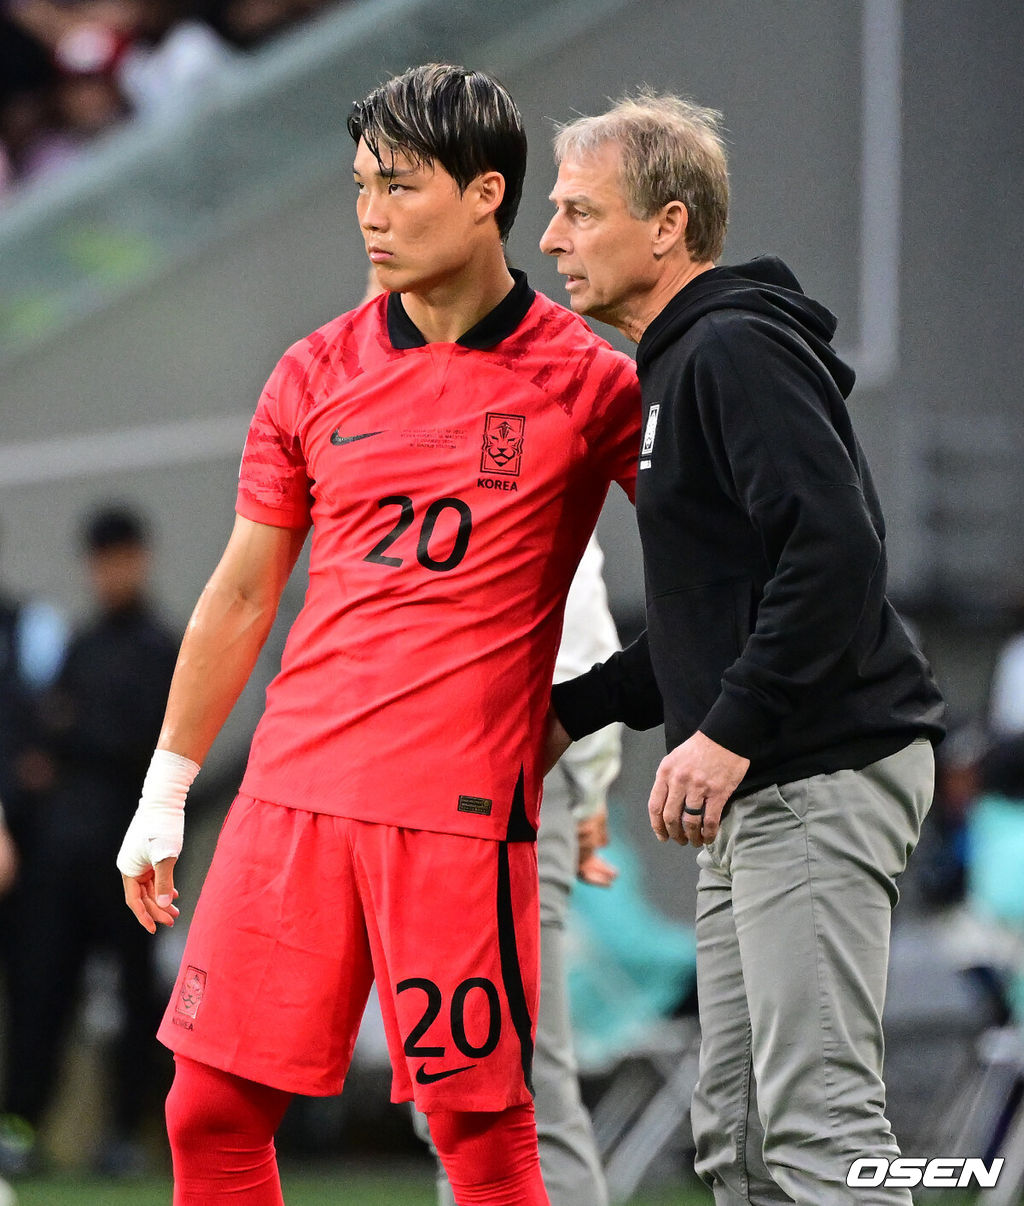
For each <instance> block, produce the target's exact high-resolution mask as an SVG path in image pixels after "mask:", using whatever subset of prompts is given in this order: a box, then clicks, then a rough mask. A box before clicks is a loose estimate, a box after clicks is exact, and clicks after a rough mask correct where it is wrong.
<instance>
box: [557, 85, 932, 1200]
mask: <svg viewBox="0 0 1024 1206" xmlns="http://www.w3.org/2000/svg"><path fill="white" fill-rule="evenodd" d="M555 147H556V158H557V159H558V162H559V170H558V180H557V182H556V184H555V188H554V191H553V193H552V200H553V201H554V203H555V211H556V212H555V215H554V217H553V218H552V220H551V223H550V225H549V226H548V229H547V231H546V232H545V234H544V237H543V239H542V242H541V247H542V249H543V250H544V251H546V252H548V253H549V254H550V255H553V256H556V257H557V259H558V269H559V272H561V273H562V274H563V275H564V276H565V277H566V288H567V290H568V292H569V298H570V302H571V305H572V308H573V309H574V310H575V311H576V312H577V313H582V314H591V315H594V316H595V317H599V318H601V319H602V321H604V322H607V323H610V324H612V325H613V326H615V327H617V328H618V329H619V330H620V331H622V332H623V333H624V334H626V335H627V336H628V337H629V338H631V339H633V340H634V341H635V342H637V344H638V348H637V367H638V372H639V376H640V383H641V388H642V391H643V397H644V409H645V424H644V438H643V443H642V445H641V450H640V459H639V473H638V485H637V519H638V522H639V527H640V535H641V540H642V543H643V549H644V576H645V582H646V586H647V619H648V632H647V634H645V636H644V637H643V638H642V639H641V640H640V641H638V642H637V643H636V645H634V646H633V647H632V648H631V650H629V651H627V652H626V653H624V654H621V655H615V656H614V657H612V658H611V659H610V660H609V661H607V662H605V663H603V664H602V665H601V666H598V667H595V668H594V669H593V670H592V671H590V672H588V673H587V674H586V675H583V676H582V677H580V678H578V679H576V680H575V681H573V682H571V683H564V684H560V685H559V686H558V687H556V688H555V690H554V693H553V696H552V702H553V705H554V709H555V712H556V713H557V721H556V722H555V723H553V725H552V742H551V753H552V754H553V753H554V752H555V751H556V750H557V748H559V747H564V746H565V745H566V744H567V742H568V740H569V736H570V735H571V736H573V737H579V736H581V735H583V734H585V733H587V732H589V731H591V730H593V729H596V728H598V727H600V726H601V725H603V724H607V723H608V721H610V720H626V721H627V722H631V723H633V724H634V725H635V726H636V727H641V728H643V727H650V726H651V725H653V724H654V723H656V722H657V721H658V720H659V719H661V716H662V714H663V716H664V721H665V731H666V738H667V742H668V746H669V753H668V754H667V756H666V757H665V758H664V759H663V761H662V762H661V765H660V767H659V769H658V774H657V778H656V780H655V783H654V789H653V791H652V793H651V798H650V803H649V812H650V818H651V824H652V827H653V829H654V832H655V834H656V835H657V836H658V837H659V838H661V839H662V840H663V841H668V840H669V839H670V838H671V839H673V840H675V841H676V842H679V843H681V844H682V845H684V846H685V845H687V844H692V845H694V846H695V847H698V848H699V850H700V853H699V855H698V857H697V865H698V867H699V868H700V876H699V880H698V886H697V988H698V998H699V1010H700V1021H701V1057H700V1081H699V1084H698V1086H697V1089H696V1091H695V1094H694V1101H693V1109H692V1120H693V1131H694V1138H695V1140H696V1143H697V1169H698V1171H699V1172H700V1174H701V1175H702V1176H703V1177H704V1179H705V1180H706V1181H707V1182H708V1184H709V1185H710V1186H711V1187H712V1188H713V1191H714V1195H715V1201H716V1202H717V1203H718V1204H719V1206H737V1204H738V1203H751V1202H758V1203H762V1202H763V1203H768V1202H772V1203H774V1202H795V1203H799V1204H800V1206H840V1204H843V1206H845V1204H846V1203H849V1202H850V1201H851V1200H852V1198H851V1193H850V1190H849V1189H848V1188H847V1185H846V1176H847V1173H848V1171H849V1169H850V1166H851V1164H852V1162H853V1161H854V1160H855V1159H857V1158H858V1157H861V1156H875V1157H879V1158H890V1159H891V1158H893V1157H895V1156H898V1155H899V1149H898V1148H897V1146H896V1141H895V1138H894V1137H893V1134H892V1131H891V1129H890V1127H889V1123H888V1121H887V1119H886V1118H885V1115H884V1113H883V1110H884V1105H885V1086H884V1084H883V1081H882V1048H883V1042H882V1006H883V1002H884V999H885V984H886V972H887V967H888V955H889V927H890V914H891V909H892V906H893V904H895V902H896V899H897V897H898V891H897V887H896V879H897V877H898V876H899V874H900V873H901V872H902V871H903V869H904V866H905V865H906V860H907V857H908V855H909V854H910V852H911V850H912V849H913V848H914V845H915V844H916V842H917V838H918V834H919V831H920V825H921V821H922V819H923V817H924V815H925V813H926V812H927V810H928V807H929V805H930V803H931V796H932V781H933V773H934V757H933V753H932V742H933V741H935V740H937V739H939V738H940V737H941V735H942V732H943V728H942V722H941V716H942V699H941V696H940V694H939V691H938V689H937V688H936V686H935V683H934V682H933V680H932V676H931V672H930V670H929V668H928V666H927V664H926V662H925V660H924V658H923V657H922V656H921V654H920V652H919V651H918V649H917V648H916V647H915V645H914V643H913V641H912V640H911V638H910V636H909V635H908V633H907V631H906V629H905V628H904V626H903V625H902V624H901V623H900V620H899V618H898V617H897V615H896V613H895V611H894V610H893V608H892V606H891V605H890V603H889V601H888V599H887V598H886V554H885V527H884V523H883V519H882V514H881V509H880V507H879V503H878V498H877V495H876V493H875V490H874V487H873V485H872V481H871V474H870V471H869V469H868V466H867V463H866V461H865V458H864V454H863V452H862V450H861V448H860V445H859V444H858V442H857V438H856V436H855V434H854V431H853V428H852V425H851V421H850V416H849V413H848V411H847V409H846V398H847V396H848V395H849V393H850V391H851V389H852V387H853V380H854V377H853V372H852V371H851V370H850V368H849V367H848V366H847V365H845V364H844V363H843V362H842V361H841V360H840V359H839V357H838V356H837V355H836V354H835V352H834V350H833V348H832V346H831V342H830V341H831V338H832V335H833V333H834V331H835V327H836V320H835V318H834V317H833V316H832V315H831V314H830V313H829V312H828V310H826V309H825V307H824V306H822V305H821V304H820V303H818V302H816V301H813V300H811V299H810V298H808V297H807V296H805V294H804V293H803V291H802V290H801V288H800V286H799V284H798V283H797V280H796V278H795V277H794V276H793V274H792V273H791V272H790V270H789V269H788V268H787V267H786V265H785V264H783V263H782V262H781V261H780V260H777V259H774V258H770V257H765V258H762V259H759V260H755V261H753V262H752V263H749V264H741V265H737V266H732V267H725V266H718V265H717V260H718V258H719V256H720V254H721V251H722V245H723V242H724V238H725V230H726V222H727V217H728V196H729V194H728V173H727V168H726V156H725V149H724V145H723V142H722V139H721V137H720V135H719V134H718V130H717V114H715V113H713V112H712V111H710V110H706V109H701V108H699V107H698V106H696V105H692V104H689V103H688V102H685V101H682V100H680V99H679V98H677V97H670V96H667V97H656V96H650V95H641V96H640V97H637V98H627V99H626V100H624V101H623V102H621V103H620V104H618V105H616V106H615V107H614V108H613V109H611V110H610V111H609V112H608V113H605V114H603V115H601V116H598V117H592V118H581V119H580V120H578V121H575V122H573V123H571V124H570V125H569V126H567V127H566V128H565V129H564V130H562V131H561V132H560V134H559V136H558V138H557V140H556V144H555ZM857 1201H858V1202H863V1203H864V1204H865V1206H867V1204H868V1203H869V1202H870V1203H871V1204H872V1206H881V1204H882V1203H886V1204H890V1203H891V1204H895V1203H906V1206H909V1203H910V1194H909V1193H908V1192H907V1191H906V1190H900V1189H878V1190H875V1191H871V1190H868V1191H865V1193H864V1194H863V1195H862V1194H861V1193H860V1192H859V1191H858V1194H857Z"/></svg>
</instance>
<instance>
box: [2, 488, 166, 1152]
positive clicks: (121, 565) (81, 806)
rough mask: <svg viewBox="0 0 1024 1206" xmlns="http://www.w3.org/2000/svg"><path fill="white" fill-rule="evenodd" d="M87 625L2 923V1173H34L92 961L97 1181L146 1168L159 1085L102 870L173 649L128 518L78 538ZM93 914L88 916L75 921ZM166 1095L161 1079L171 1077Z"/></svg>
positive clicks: (139, 945) (149, 956)
mask: <svg viewBox="0 0 1024 1206" xmlns="http://www.w3.org/2000/svg"><path fill="white" fill-rule="evenodd" d="M81 551H82V556H83V559H84V565H85V569H86V572H87V575H88V580H89V586H90V591H91V595H92V605H93V614H92V616H91V618H90V619H89V620H88V621H87V622H86V623H85V625H84V626H83V627H82V628H81V629H80V630H79V631H78V632H77V633H76V634H75V636H74V637H73V639H72V641H71V643H70V646H69V648H68V651H67V656H66V658H65V660H64V664H63V666H62V668H61V671H60V674H59V676H58V678H57V681H56V683H55V685H54V687H53V689H52V691H51V692H50V693H49V696H48V698H47V699H46V701H45V705H44V708H43V716H42V726H43V730H44V741H45V748H46V751H47V755H48V759H49V767H50V773H51V775H52V781H53V782H52V789H51V791H50V793H49V795H48V798H47V800H46V805H45V807H44V808H41V809H39V810H38V813H37V815H36V816H35V817H33V822H32V841H31V844H30V845H29V846H28V847H26V851H25V857H24V859H23V860H22V864H21V868H20V885H19V891H18V893H17V895H16V902H15V903H16V907H15V908H14V909H13V910H12V916H11V918H10V923H11V924H10V938H11V943H10V952H9V957H8V963H9V973H10V974H9V997H10V1016H9V1019H8V1027H7V1035H6V1040H7V1043H6V1047H7V1050H6V1059H5V1072H6V1084H5V1086H4V1097H3V1111H4V1115H5V1116H4V1118H3V1120H2V1122H0V1160H2V1161H3V1167H4V1170H5V1171H8V1172H11V1173H25V1172H29V1171H31V1170H32V1169H33V1168H34V1167H35V1166H36V1165H37V1164H38V1150H37V1145H36V1137H37V1135H38V1131H39V1128H40V1125H41V1124H42V1123H43V1121H44V1118H45V1114H46V1111H47V1108H48V1107H49V1106H50V1104H51V1102H52V1100H53V1097H54V1093H55V1089H56V1086H57V1081H58V1078H59V1075H60V1072H61V1068H62V1061H63V1058H64V1055H65V1052H66V1048H67V1040H68V1036H69V1031H70V1027H71V1024H72V1022H73V1020H74V1016H75V1012H76V1009H77V1006H78V1004H79V1002H80V999H81V996H82V985H83V973H84V971H85V967H86V962H87V960H88V959H89V957H90V956H91V955H94V954H100V953H102V954H104V955H106V956H107V958H108V960H109V966H110V968H111V974H112V975H113V977H114V978H115V979H116V984H115V985H112V986H111V987H112V995H114V996H115V997H116V1000H117V1001H118V1003H119V1009H120V1016H119V1017H118V1018H116V1019H112V1023H111V1024H112V1026H113V1029H114V1031H115V1034H114V1043H113V1051H112V1053H111V1056H110V1059H109V1061H107V1066H108V1068H109V1075H110V1085H109V1093H108V1100H109V1104H110V1113H111V1117H110V1118H109V1120H107V1122H106V1131H105V1134H104V1139H103V1142H102V1146H101V1148H100V1150H99V1151H98V1152H97V1153H96V1163H97V1167H98V1168H99V1169H100V1170H101V1171H103V1172H106V1173H109V1174H113V1175H118V1174H130V1173H135V1172H138V1171H140V1170H141V1168H142V1167H143V1164H144V1158H143V1149H142V1146H141V1144H140V1137H141V1136H140V1131H141V1128H142V1126H143V1124H144V1122H145V1120H146V1118H147V1107H148V1106H150V1104H153V1105H154V1108H155V1102H151V1095H152V1094H153V1091H154V1089H153V1086H154V1082H156V1083H157V1085H158V1087H159V1084H160V1083H162V1080H161V1077H160V1074H159V1072H160V1070H159V1068H157V1067H156V1061H157V1060H159V1059H160V1058H161V1057H162V1053H160V1052H159V1049H158V1048H157V1046H156V1044H155V1043H154V1042H153V1032H154V1030H155V1029H156V1025H157V1022H158V1021H159V1017H160V1012H161V1005H162V1000H161V998H162V994H161V993H159V992H158V991H157V984H156V979H157V975H156V970H155V966H154V947H153V944H152V942H151V941H149V939H148V936H147V935H146V933H145V932H144V931H142V930H141V929H140V928H139V926H138V925H136V924H135V922H134V919H133V918H132V917H131V915H130V914H127V913H126V910H125V908H124V901H123V894H122V891H121V886H120V883H119V882H118V880H117V877H116V876H111V875H110V874H109V863H110V860H111V857H112V856H113V854H114V853H115V852H116V850H117V847H118V844H119V842H120V838H121V834H122V832H123V830H124V828H125V826H126V825H127V823H128V820H129V819H130V818H131V815H132V813H133V812H134V810H135V804H136V801H137V795H138V785H139V783H140V782H141V780H142V777H143V775H144V773H145V768H146V764H147V761H148V759H149V752H150V750H151V748H152V746H153V744H154V743H155V741H156V738H157V734H158V732H159V729H160V720H161V716H162V712H163V700H164V699H165V697H166V694H167V690H168V687H169V685H170V681H171V674H172V672H173V669H174V661H175V657H176V653H177V643H178V638H177V635H176V634H175V633H174V632H173V631H172V630H171V629H170V628H169V627H168V626H167V625H166V623H165V622H164V621H163V620H162V619H161V618H160V617H159V616H158V615H157V613H156V612H155V610H154V609H153V607H152V605H151V604H150V602H149V599H148V593H147V592H148V581H149V572H150V538H149V532H148V529H147V526H146V524H145V522H144V520H143V519H142V517H141V516H140V515H139V514H138V512H136V511H135V510H133V509H131V508H128V507H121V506H117V507H106V508H104V509H102V510H99V511H97V512H96V513H95V514H93V515H92V516H90V517H89V519H88V520H87V522H86V523H85V525H84V527H83V529H82V535H81ZM84 900H88V901H89V902H90V903H89V906H88V908H85V907H75V905H76V902H81V901H84ZM166 1063H167V1068H166V1072H167V1075H166V1077H164V1078H163V1080H166V1081H167V1082H168V1083H169V1079H170V1067H169V1061H166Z"/></svg>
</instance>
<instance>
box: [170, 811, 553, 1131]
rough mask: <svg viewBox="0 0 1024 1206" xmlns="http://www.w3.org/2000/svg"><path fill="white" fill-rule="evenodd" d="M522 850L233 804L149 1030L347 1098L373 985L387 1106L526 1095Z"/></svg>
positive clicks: (490, 1104)
mask: <svg viewBox="0 0 1024 1206" xmlns="http://www.w3.org/2000/svg"><path fill="white" fill-rule="evenodd" d="M537 891H538V890H537V854H536V846H535V845H534V844H533V843H532V842H495V841H490V840H487V839H484V838H474V837H461V836H455V835H451V834H443V833H430V832H428V831H425V830H417V829H401V828H398V827H397V826H392V825H376V824H372V823H369V822H366V821H354V820H349V819H348V818H345V817H335V816H328V815H325V814H322V813H315V812H306V811H304V810H302V809H294V808H284V807H282V806H280V805H277V804H269V803H266V802H264V801H262V800H254V799H252V798H251V797H249V796H239V797H238V798H237V799H236V800H235V803H234V804H233V806H232V808H231V811H230V813H229V814H228V818H227V820H226V822H225V824H224V829H223V831H222V832H221V835H220V839H219V841H218V843H217V850H216V852H215V854H214V857H213V863H212V865H211V867H210V870H209V873H208V874H207V877H206V882H205V884H204V885H203V890H202V893H201V895H200V898H199V902H198V905H197V906H196V912H195V917H194V918H193V921H192V924H191V926H190V928H189V934H188V942H187V944H186V947H185V954H184V957H183V959H182V967H181V971H180V972H179V975H178V981H177V983H176V984H175V988H174V993H173V995H172V997H171V1001H170V1004H169V1005H168V1006H167V1011H166V1013H165V1014H164V1019H163V1022H162V1024H161V1026H160V1030H159V1038H160V1040H161V1042H163V1043H164V1044H166V1046H168V1047H170V1048H171V1050H172V1051H176V1052H180V1053H181V1054H182V1055H186V1056H188V1057H189V1058H191V1059H195V1060H199V1061H200V1062H202V1063H205V1064H209V1065H211V1066H212V1067H215V1068H220V1069H222V1070H224V1071H226V1072H231V1073H234V1074H235V1075H236V1076H241V1077H244V1078H245V1079H246V1080H254V1081H257V1082H259V1083H261V1084H266V1085H271V1086H273V1087H274V1088H278V1089H284V1090H287V1091H290V1092H295V1093H303V1094H309V1095H324V1094H330V1093H337V1092H339V1091H340V1089H341V1086H342V1083H343V1081H344V1079H345V1074H346V1072H347V1071H348V1066H349V1062H350V1060H351V1058H352V1048H353V1046H354V1044H355V1039H356V1033H357V1031H358V1029H359V1022H360V1019H361V1017H362V1014H363V1009H364V1007H365V1005H366V999H367V995H368V993H369V990H370V985H371V983H372V982H373V981H374V980H376V982H377V992H378V995H379V997H380V1004H381V1011H382V1013H383V1017H384V1028H385V1031H386V1033H387V1040H388V1049H389V1051H390V1054H391V1065H392V1069H393V1077H392V1086H391V1096H392V1100H394V1101H409V1100H415V1102H416V1105H417V1107H418V1108H419V1109H420V1110H421V1111H423V1112H424V1113H429V1112H430V1111H431V1110H504V1109H507V1108H508V1107H510V1106H514V1105H522V1104H525V1103H526V1102H528V1101H529V1100H530V1097H531V1090H530V1064H531V1060H532V1055H533V1032H534V1024H535V1022H534V1019H535V1018H536V1012H537V993H538V985H539V967H538V963H539V954H538V947H539V920H538V904H537Z"/></svg>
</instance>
